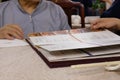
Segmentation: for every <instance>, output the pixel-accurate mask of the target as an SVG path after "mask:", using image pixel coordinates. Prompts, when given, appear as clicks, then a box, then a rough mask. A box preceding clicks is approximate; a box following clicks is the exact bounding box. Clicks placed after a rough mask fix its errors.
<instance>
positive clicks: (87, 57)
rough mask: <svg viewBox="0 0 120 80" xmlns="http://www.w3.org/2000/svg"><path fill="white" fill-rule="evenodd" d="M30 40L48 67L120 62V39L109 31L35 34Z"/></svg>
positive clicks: (77, 30)
mask: <svg viewBox="0 0 120 80" xmlns="http://www.w3.org/2000/svg"><path fill="white" fill-rule="evenodd" d="M27 41H28V42H29V43H30V45H31V46H32V48H33V49H34V50H35V51H36V52H37V53H38V54H39V55H40V56H41V57H42V58H43V60H44V61H45V62H46V63H47V64H48V66H49V67H64V66H70V65H73V64H81V63H82V64H84V63H91V62H101V61H106V60H107V61H111V60H112V61H113V60H120V58H119V57H120V36H118V35H116V34H114V33H113V32H111V31H109V30H103V31H91V30H90V29H89V28H83V29H72V30H63V31H54V32H41V33H32V34H30V35H29V40H27Z"/></svg>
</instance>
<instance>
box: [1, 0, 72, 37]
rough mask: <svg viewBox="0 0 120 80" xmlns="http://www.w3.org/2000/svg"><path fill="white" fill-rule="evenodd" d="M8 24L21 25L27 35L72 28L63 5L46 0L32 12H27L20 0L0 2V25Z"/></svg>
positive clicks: (42, 0)
mask: <svg viewBox="0 0 120 80" xmlns="http://www.w3.org/2000/svg"><path fill="white" fill-rule="evenodd" d="M6 24H17V25H19V26H20V27H21V28H22V30H23V32H24V34H25V36H27V35H28V34H29V33H32V32H47V31H57V30H64V29H70V27H69V25H68V20H67V17H66V15H65V13H64V11H63V10H62V9H61V7H60V6H58V5H56V4H54V3H53V2H50V1H46V0H41V2H40V3H39V5H38V6H37V8H36V9H35V10H34V12H33V13H32V14H28V13H27V12H25V11H24V10H23V9H22V8H21V6H20V4H19V2H18V0H10V1H7V2H3V3H0V27H3V26H4V25H6Z"/></svg>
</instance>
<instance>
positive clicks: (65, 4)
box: [51, 0, 85, 28]
mask: <svg viewBox="0 0 120 80" xmlns="http://www.w3.org/2000/svg"><path fill="white" fill-rule="evenodd" d="M51 1H53V2H54V3H56V4H58V5H60V6H61V7H62V8H63V10H64V11H65V13H66V15H67V16H68V23H69V25H70V26H71V28H72V23H71V15H72V14H73V12H75V11H76V12H77V11H78V9H79V15H80V17H81V27H82V28H84V27H85V20H84V17H85V15H84V5H83V4H82V3H80V2H73V1H70V0H51Z"/></svg>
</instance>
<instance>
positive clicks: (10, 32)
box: [0, 0, 40, 40]
mask: <svg viewBox="0 0 120 80" xmlns="http://www.w3.org/2000/svg"><path fill="white" fill-rule="evenodd" d="M19 2H20V5H21V6H22V8H23V9H24V10H25V11H26V12H27V13H29V14H31V13H32V12H33V11H34V10H35V8H36V7H37V5H38V4H39V2H40V0H19ZM23 36H24V34H23V31H22V29H21V28H20V27H19V26H18V25H15V24H10V25H5V26H4V27H2V28H0V38H1V39H10V40H11V39H14V38H16V39H23V38H24V37H23Z"/></svg>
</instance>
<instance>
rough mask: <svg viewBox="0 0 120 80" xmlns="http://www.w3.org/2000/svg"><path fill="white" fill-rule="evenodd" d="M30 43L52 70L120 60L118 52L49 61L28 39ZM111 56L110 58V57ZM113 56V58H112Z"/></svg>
mask: <svg viewBox="0 0 120 80" xmlns="http://www.w3.org/2000/svg"><path fill="white" fill-rule="evenodd" d="M26 41H27V42H28V43H29V45H30V46H31V48H32V49H33V50H35V52H36V53H37V54H38V55H39V56H40V57H41V58H42V59H43V61H44V62H45V63H46V64H47V65H48V66H49V67H50V68H57V67H69V66H71V65H77V64H87V63H99V62H108V61H119V60H120V52H116V53H114V54H104V55H98V56H91V55H89V56H86V57H85V58H82V59H81V58H77V59H73V60H63V61H62V60H60V61H49V60H48V59H47V58H46V57H45V55H44V53H42V52H41V51H40V50H39V48H37V47H36V46H34V45H32V44H31V42H30V41H29V40H28V39H26ZM118 46H119V45H118ZM109 55H110V56H109ZM112 55H113V56H112Z"/></svg>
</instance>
